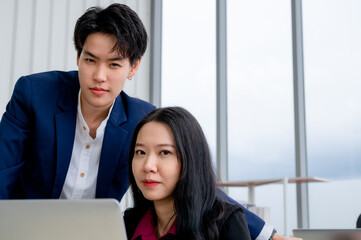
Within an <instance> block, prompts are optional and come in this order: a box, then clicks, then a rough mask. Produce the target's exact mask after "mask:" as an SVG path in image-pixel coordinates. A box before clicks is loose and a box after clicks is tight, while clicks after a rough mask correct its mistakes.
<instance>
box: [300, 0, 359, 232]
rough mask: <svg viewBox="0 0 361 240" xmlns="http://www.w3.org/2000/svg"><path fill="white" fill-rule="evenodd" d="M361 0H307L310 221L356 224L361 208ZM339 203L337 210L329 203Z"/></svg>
mask: <svg viewBox="0 0 361 240" xmlns="http://www.w3.org/2000/svg"><path fill="white" fill-rule="evenodd" d="M360 10H361V2H360V1H358V0H331V1H330V0H312V1H311V0H305V1H303V15H304V16H303V25H304V26H303V27H304V57H305V59H304V64H305V92H306V124H307V141H308V144H307V151H308V174H309V176H317V177H324V178H327V179H329V180H330V182H329V183H323V184H311V185H310V186H309V191H310V192H309V201H310V202H309V203H310V224H311V227H314V228H317V227H320V228H321V227H325V228H354V227H355V226H356V219H357V216H358V215H359V214H360V213H361V205H360V203H359V202H360V201H359V200H360V199H361V191H359V189H360V183H361V161H360V158H361V134H360V132H361V111H360V109H361V94H360V91H361V81H360V79H361V72H360V66H361V45H360V43H361V28H360V24H361V15H360ZM334 208H339V209H342V210H341V211H338V212H337V217H335V215H334V214H335V213H334V212H333V211H330V209H334Z"/></svg>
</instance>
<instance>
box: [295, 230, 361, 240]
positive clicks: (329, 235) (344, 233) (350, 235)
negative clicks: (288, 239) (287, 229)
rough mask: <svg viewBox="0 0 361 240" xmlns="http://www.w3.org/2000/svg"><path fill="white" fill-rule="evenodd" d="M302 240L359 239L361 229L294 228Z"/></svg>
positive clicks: (296, 234) (360, 239)
mask: <svg viewBox="0 0 361 240" xmlns="http://www.w3.org/2000/svg"><path fill="white" fill-rule="evenodd" d="M293 236H295V237H299V238H302V239H303V240H361V229H294V230H293Z"/></svg>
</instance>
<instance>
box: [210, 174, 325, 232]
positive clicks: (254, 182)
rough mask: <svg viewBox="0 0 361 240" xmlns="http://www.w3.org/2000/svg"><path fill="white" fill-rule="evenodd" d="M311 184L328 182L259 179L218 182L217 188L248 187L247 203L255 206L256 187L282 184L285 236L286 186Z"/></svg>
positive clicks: (300, 178) (308, 179)
mask: <svg viewBox="0 0 361 240" xmlns="http://www.w3.org/2000/svg"><path fill="white" fill-rule="evenodd" d="M311 182H328V180H327V179H324V178H319V177H296V178H288V177H284V178H275V179H261V180H246V181H229V182H220V183H218V184H217V185H218V186H219V187H248V203H250V204H255V200H254V199H255V197H254V188H255V187H256V186H261V185H266V184H273V183H282V184H283V211H284V228H285V230H284V231H285V235H286V236H287V184H288V183H297V184H299V183H311Z"/></svg>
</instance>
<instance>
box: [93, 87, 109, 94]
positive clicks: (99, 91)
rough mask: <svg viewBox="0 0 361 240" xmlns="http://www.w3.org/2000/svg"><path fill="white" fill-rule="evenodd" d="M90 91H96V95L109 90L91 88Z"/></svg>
mask: <svg viewBox="0 0 361 240" xmlns="http://www.w3.org/2000/svg"><path fill="white" fill-rule="evenodd" d="M90 91H91V92H92V93H94V94H95V95H102V94H104V93H106V92H108V91H107V90H105V89H103V88H90Z"/></svg>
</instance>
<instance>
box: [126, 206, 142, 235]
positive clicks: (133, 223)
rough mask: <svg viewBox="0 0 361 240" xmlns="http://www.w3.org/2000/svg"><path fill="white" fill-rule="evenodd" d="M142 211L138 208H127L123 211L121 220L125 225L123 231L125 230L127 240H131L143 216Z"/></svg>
mask: <svg viewBox="0 0 361 240" xmlns="http://www.w3.org/2000/svg"><path fill="white" fill-rule="evenodd" d="M144 214H145V212H144V210H141V209H139V208H128V209H127V210H125V211H124V214H123V218H124V223H125V229H126V230H127V235H128V239H131V237H132V236H133V234H134V232H135V229H136V228H137V226H138V223H139V222H140V220H141V219H142V217H143V216H144Z"/></svg>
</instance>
